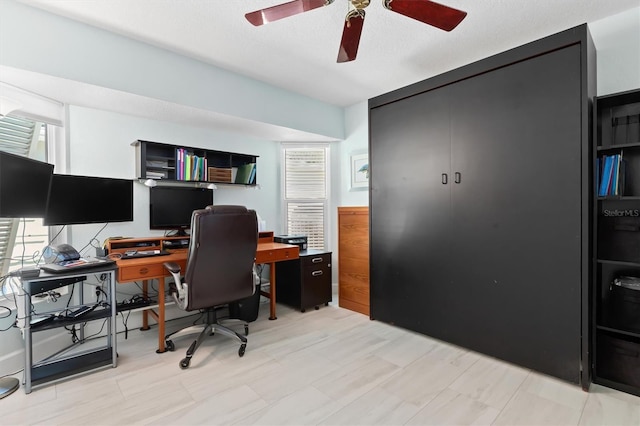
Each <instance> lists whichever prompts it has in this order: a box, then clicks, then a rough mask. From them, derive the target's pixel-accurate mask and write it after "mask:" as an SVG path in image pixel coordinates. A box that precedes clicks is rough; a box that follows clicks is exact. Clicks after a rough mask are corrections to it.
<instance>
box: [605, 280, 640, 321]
mask: <svg viewBox="0 0 640 426" xmlns="http://www.w3.org/2000/svg"><path fill="white" fill-rule="evenodd" d="M611 307H612V309H611V312H612V313H613V316H614V318H615V322H616V324H617V325H618V326H619V327H621V328H623V329H625V330H630V331H639V332H640V278H636V277H619V278H616V279H615V280H614V281H613V284H612V285H611Z"/></svg>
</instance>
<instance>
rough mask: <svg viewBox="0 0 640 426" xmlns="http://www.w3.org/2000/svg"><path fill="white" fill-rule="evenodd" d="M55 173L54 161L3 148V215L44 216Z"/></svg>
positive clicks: (0, 161)
mask: <svg viewBox="0 0 640 426" xmlns="http://www.w3.org/2000/svg"><path fill="white" fill-rule="evenodd" d="M52 174H53V165H52V164H48V163H44V162H42V161H37V160H33V159H31V158H27V157H23V156H20V155H15V154H10V153H8V152H4V151H0V217H14V218H15V217H17V218H21V217H29V218H38V217H43V216H44V215H45V210H46V207H47V195H48V194H49V185H50V182H51V175H52Z"/></svg>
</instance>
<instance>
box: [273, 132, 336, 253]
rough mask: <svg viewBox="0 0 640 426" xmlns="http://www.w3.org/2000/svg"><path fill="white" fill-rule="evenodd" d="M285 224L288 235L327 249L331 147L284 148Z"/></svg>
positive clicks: (315, 247) (297, 146) (285, 146)
mask: <svg viewBox="0 0 640 426" xmlns="http://www.w3.org/2000/svg"><path fill="white" fill-rule="evenodd" d="M282 154H283V155H282V157H283V162H282V163H283V165H284V166H283V167H282V174H283V179H282V181H283V186H284V188H283V189H284V190H283V194H284V197H283V198H284V208H283V212H284V222H285V233H286V234H287V235H306V236H307V240H308V241H307V244H308V247H309V248H314V249H324V248H325V247H326V246H327V230H328V226H327V217H328V214H327V212H328V198H329V196H328V187H329V185H328V163H329V161H328V158H329V146H328V145H314V146H301V145H291V144H283V147H282Z"/></svg>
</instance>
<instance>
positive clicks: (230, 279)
mask: <svg viewBox="0 0 640 426" xmlns="http://www.w3.org/2000/svg"><path fill="white" fill-rule="evenodd" d="M257 245H258V221H257V219H256V213H255V211H253V210H247V208H245V207H243V206H209V207H207V208H206V209H203V210H196V211H194V212H193V214H192V217H191V240H190V242H189V253H188V256H187V266H186V271H184V278H181V271H180V266H179V265H178V264H177V263H175V262H167V263H165V264H164V266H165V267H166V268H167V270H168V271H169V272H170V273H171V275H172V276H173V278H174V282H175V284H172V285H171V286H170V291H171V294H172V296H173V298H174V299H175V301H176V303H177V305H178V306H179V307H180V308H182V309H184V310H186V311H194V310H204V311H205V313H206V316H207V318H206V324H201V325H197V326H192V327H188V328H186V329H183V330H179V331H177V332H174V333H171V334H169V335H167V336H165V345H166V347H167V349H168V350H170V351H173V350H174V349H175V346H174V344H173V341H172V340H171V337H177V336H178V335H183V334H188V333H193V332H195V331H199V330H200V329H202V331H201V332H200V334H199V335H198V337H197V339H196V340H195V341H194V342H193V343H192V344H191V346H189V349H188V350H187V356H186V357H185V358H184V359H183V360H182V361H180V368H182V369H185V368H188V367H189V364H190V362H191V357H193V354H194V353H195V351H196V349H198V347H199V346H200V344H201V343H202V341H203V340H204V338H205V337H207V336H209V335H212V334H214V332H215V331H218V332H220V333H221V334H224V335H226V336H229V337H233V338H236V339H238V340H239V341H240V349H239V350H238V355H239V356H243V355H244V352H245V349H246V347H247V338H246V337H245V336H242V335H240V334H238V333H236V332H235V331H233V330H231V329H229V328H227V327H224V326H222V325H221V324H220V323H219V322H218V318H217V314H216V311H217V310H216V307H220V306H221V305H226V304H228V303H231V302H234V301H237V300H240V299H244V298H246V297H249V296H251V295H252V294H253V293H254V291H255V284H254V275H253V265H254V261H255V256H256V247H257Z"/></svg>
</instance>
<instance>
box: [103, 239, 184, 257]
mask: <svg viewBox="0 0 640 426" xmlns="http://www.w3.org/2000/svg"><path fill="white" fill-rule="evenodd" d="M188 247H189V238H188V237H185V236H178V237H159V238H153V237H151V238H121V237H114V238H109V239H107V240H106V241H105V243H104V246H103V248H102V251H103V255H105V256H109V257H111V258H112V259H135V258H140V257H151V256H166V255H169V254H171V253H172V252H174V251H176V250H178V251H179V250H186V249H187V248H188Z"/></svg>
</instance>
